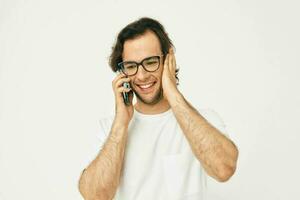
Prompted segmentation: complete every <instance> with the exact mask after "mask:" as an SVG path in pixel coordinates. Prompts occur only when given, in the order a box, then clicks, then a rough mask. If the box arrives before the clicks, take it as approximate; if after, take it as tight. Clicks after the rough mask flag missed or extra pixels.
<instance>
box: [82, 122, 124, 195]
mask: <svg viewBox="0 0 300 200" xmlns="http://www.w3.org/2000/svg"><path fill="white" fill-rule="evenodd" d="M126 141H127V127H126V126H123V125H118V124H116V123H114V124H113V125H112V128H111V133H110V135H109V137H108V139H107V140H106V142H105V144H104V146H103V148H102V149H101V151H100V153H99V154H98V156H97V157H96V158H95V160H93V162H92V163H91V164H90V165H89V166H88V167H87V168H86V169H85V170H84V171H83V173H82V175H81V177H80V180H79V191H80V193H81V194H82V196H83V197H84V198H85V199H87V200H96V199H97V200H102V199H103V200H108V199H112V198H113V197H114V195H115V193H116V190H117V188H118V185H119V179H120V174H121V169H122V165H123V158H124V152H125V147H126Z"/></svg>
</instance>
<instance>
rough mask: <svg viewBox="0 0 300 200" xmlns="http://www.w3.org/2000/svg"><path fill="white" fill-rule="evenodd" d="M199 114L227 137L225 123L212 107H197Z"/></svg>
mask: <svg viewBox="0 0 300 200" xmlns="http://www.w3.org/2000/svg"><path fill="white" fill-rule="evenodd" d="M198 111H199V112H200V114H201V115H202V116H203V117H204V118H205V119H206V120H207V121H208V122H209V123H210V124H211V125H213V126H214V127H215V128H217V129H218V130H219V131H220V132H222V133H223V134H224V135H225V136H226V137H228V138H229V134H228V132H227V128H226V125H225V123H224V121H223V120H222V118H221V117H220V115H219V114H218V113H217V112H216V111H214V110H213V109H199V110H198Z"/></svg>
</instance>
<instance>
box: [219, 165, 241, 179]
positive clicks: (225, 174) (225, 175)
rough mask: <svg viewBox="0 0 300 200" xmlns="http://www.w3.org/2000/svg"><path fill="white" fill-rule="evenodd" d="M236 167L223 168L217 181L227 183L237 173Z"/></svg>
mask: <svg viewBox="0 0 300 200" xmlns="http://www.w3.org/2000/svg"><path fill="white" fill-rule="evenodd" d="M235 169H236V168H235V167H231V166H223V167H222V169H220V170H219V173H218V175H217V177H216V179H217V181H219V182H226V181H228V180H229V179H230V178H231V177H232V176H233V174H234V172H235Z"/></svg>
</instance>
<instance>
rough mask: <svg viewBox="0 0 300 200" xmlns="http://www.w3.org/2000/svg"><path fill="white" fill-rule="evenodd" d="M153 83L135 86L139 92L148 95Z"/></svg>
mask: <svg viewBox="0 0 300 200" xmlns="http://www.w3.org/2000/svg"><path fill="white" fill-rule="evenodd" d="M155 83H156V82H152V83H147V84H136V85H137V86H138V88H139V90H140V91H142V92H143V93H149V92H152V89H153V86H154V85H155Z"/></svg>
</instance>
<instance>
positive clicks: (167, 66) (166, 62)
mask: <svg viewBox="0 0 300 200" xmlns="http://www.w3.org/2000/svg"><path fill="white" fill-rule="evenodd" d="M168 68H169V54H167V56H166V59H165V64H164V70H167V69H168Z"/></svg>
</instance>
